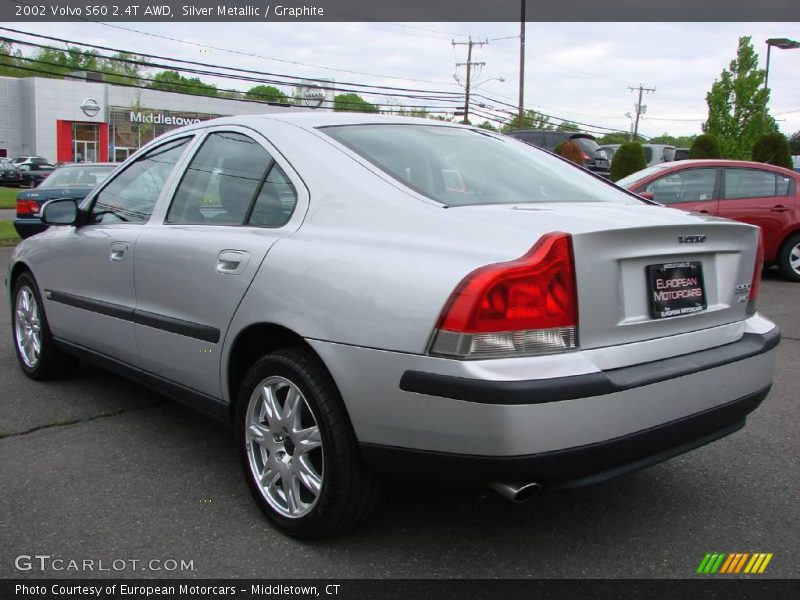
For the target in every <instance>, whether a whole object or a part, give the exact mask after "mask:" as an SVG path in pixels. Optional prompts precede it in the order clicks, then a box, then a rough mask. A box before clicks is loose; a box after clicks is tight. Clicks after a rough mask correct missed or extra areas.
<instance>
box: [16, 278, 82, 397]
mask: <svg viewBox="0 0 800 600" xmlns="http://www.w3.org/2000/svg"><path fill="white" fill-rule="evenodd" d="M11 298H12V306H11V333H12V335H13V337H14V350H15V351H16V354H17V360H18V361H19V365H20V367H22V370H23V371H24V373H25V374H26V375H27V376H28V377H30V378H31V379H35V380H39V381H41V380H46V379H54V378H56V377H61V376H63V375H66V374H68V373H70V372H74V370H75V368H76V367H77V364H78V360H77V359H75V358H73V357H72V356H69V355H67V354H64V353H63V352H62V351H61V350H60V349H59V348H58V347H57V346H56V343H55V341H54V340H53V336H52V335H51V333H50V326H49V325H48V323H47V315H45V312H44V305H43V304H42V297H41V295H40V294H39V288H38V287H37V285H36V281H34V279H33V276H32V275H31V274H30V273H23V274H22V275H20V276H19V277H18V278H17V279H16V281H15V282H14V288H13V292H12V295H11Z"/></svg>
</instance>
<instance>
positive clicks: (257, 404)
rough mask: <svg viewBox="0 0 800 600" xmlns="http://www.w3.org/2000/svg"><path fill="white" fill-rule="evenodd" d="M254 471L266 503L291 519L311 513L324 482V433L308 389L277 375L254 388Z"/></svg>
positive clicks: (249, 418)
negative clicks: (307, 391)
mask: <svg viewBox="0 0 800 600" xmlns="http://www.w3.org/2000/svg"><path fill="white" fill-rule="evenodd" d="M245 427H246V431H245V444H246V450H247V456H248V459H249V461H248V462H249V465H250V471H251V473H252V476H253V478H254V479H255V481H256V482H257V484H258V487H259V489H260V491H261V494H262V495H263V497H264V499H265V500H266V501H267V503H268V504H269V505H270V507H271V508H272V509H273V510H275V511H276V512H277V513H278V514H280V515H281V516H283V517H288V518H299V517H303V516H305V515H307V514H308V513H309V512H310V511H311V510H312V509H313V508H314V506H315V505H316V503H317V500H318V499H319V497H320V494H321V492H322V486H323V482H324V474H325V472H324V455H323V448H322V438H321V436H320V429H319V425H318V423H317V420H316V417H315V416H314V413H313V412H312V411H311V409H310V408H309V405H308V402H307V401H306V399H305V396H304V395H303V393H302V391H300V388H298V387H297V386H296V385H295V384H294V383H292V382H291V381H289V380H288V379H285V378H284V377H279V376H272V377H267V378H266V379H264V380H263V381H261V382H260V383H259V384H258V385H257V386H256V387H255V389H254V390H253V393H252V394H251V396H250V402H249V405H248V408H247V415H246V418H245Z"/></svg>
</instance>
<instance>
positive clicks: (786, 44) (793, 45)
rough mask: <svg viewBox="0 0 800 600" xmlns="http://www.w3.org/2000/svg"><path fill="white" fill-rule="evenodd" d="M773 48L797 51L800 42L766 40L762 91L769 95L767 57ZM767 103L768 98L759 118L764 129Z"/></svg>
mask: <svg viewBox="0 0 800 600" xmlns="http://www.w3.org/2000/svg"><path fill="white" fill-rule="evenodd" d="M773 46H775V47H776V48H779V49H781V50H797V49H798V48H800V42H797V41H795V40H790V39H789V38H770V39H768V40H767V68H766V69H765V71H766V72H765V73H764V90H766V92H767V94H769V55H770V51H771V50H772V47H773ZM768 101H769V96H767V98H766V99H765V101H764V112H763V116H762V117H761V122H762V123H763V125H764V129H766V128H767V102H768Z"/></svg>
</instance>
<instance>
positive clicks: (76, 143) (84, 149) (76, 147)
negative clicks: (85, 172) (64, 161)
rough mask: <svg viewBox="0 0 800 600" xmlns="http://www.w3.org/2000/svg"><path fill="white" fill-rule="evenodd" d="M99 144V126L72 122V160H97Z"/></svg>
mask: <svg viewBox="0 0 800 600" xmlns="http://www.w3.org/2000/svg"><path fill="white" fill-rule="evenodd" d="M99 144H100V126H99V125H95V124H92V123H73V124H72V160H73V161H74V162H97V161H98V160H99V154H98V148H99Z"/></svg>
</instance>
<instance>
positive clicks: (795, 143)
mask: <svg viewBox="0 0 800 600" xmlns="http://www.w3.org/2000/svg"><path fill="white" fill-rule="evenodd" d="M789 149H790V150H791V152H792V154H793V155H794V156H797V155H798V154H800V131H795V132H794V133H793V134H792V135H790V136H789Z"/></svg>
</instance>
